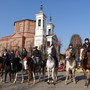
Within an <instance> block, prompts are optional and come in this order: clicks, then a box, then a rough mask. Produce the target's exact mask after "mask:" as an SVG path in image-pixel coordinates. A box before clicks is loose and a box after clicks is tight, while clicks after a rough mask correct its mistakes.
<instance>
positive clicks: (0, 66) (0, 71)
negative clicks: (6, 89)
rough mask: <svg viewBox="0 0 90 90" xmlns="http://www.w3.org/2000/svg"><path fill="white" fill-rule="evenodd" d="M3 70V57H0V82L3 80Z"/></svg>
mask: <svg viewBox="0 0 90 90" xmlns="http://www.w3.org/2000/svg"><path fill="white" fill-rule="evenodd" d="M3 70H4V66H3V58H2V57H0V74H1V82H2V81H3Z"/></svg>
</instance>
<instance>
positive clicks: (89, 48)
mask: <svg viewBox="0 0 90 90" xmlns="http://www.w3.org/2000/svg"><path fill="white" fill-rule="evenodd" d="M83 47H84V48H86V51H87V52H88V53H90V41H89V38H85V40H84V44H83ZM85 57H86V59H87V54H86V56H85Z"/></svg>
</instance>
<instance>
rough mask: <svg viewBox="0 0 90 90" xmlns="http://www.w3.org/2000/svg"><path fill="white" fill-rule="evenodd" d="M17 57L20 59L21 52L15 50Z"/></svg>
mask: <svg viewBox="0 0 90 90" xmlns="http://www.w3.org/2000/svg"><path fill="white" fill-rule="evenodd" d="M15 57H16V58H19V57H20V52H19V50H18V49H16V50H15Z"/></svg>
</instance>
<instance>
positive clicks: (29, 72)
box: [27, 69, 31, 84]
mask: <svg viewBox="0 0 90 90" xmlns="http://www.w3.org/2000/svg"><path fill="white" fill-rule="evenodd" d="M27 72H28V84H30V76H31V69H28V70H27Z"/></svg>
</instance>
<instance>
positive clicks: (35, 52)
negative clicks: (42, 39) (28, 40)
mask: <svg viewBox="0 0 90 90" xmlns="http://www.w3.org/2000/svg"><path fill="white" fill-rule="evenodd" d="M32 58H33V59H34V62H35V63H37V64H38V63H41V59H42V53H41V51H40V50H38V49H37V46H36V47H34V48H33V52H32Z"/></svg>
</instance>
